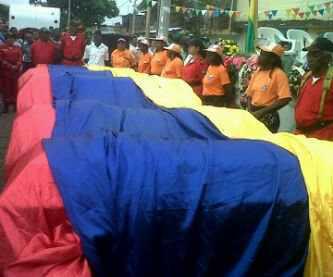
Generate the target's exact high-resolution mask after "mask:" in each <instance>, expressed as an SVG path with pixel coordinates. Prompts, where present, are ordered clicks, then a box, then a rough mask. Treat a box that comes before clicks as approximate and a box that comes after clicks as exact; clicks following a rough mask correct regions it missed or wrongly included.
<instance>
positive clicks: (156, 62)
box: [150, 51, 168, 75]
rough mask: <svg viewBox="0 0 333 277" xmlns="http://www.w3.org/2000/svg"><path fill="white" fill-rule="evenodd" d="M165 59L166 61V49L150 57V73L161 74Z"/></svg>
mask: <svg viewBox="0 0 333 277" xmlns="http://www.w3.org/2000/svg"><path fill="white" fill-rule="evenodd" d="M167 61H168V54H167V51H160V52H156V53H155V54H154V55H153V57H152V59H151V68H150V71H151V72H150V73H151V74H153V75H161V73H162V71H163V68H164V66H165V65H166V63H167Z"/></svg>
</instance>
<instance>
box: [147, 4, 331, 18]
mask: <svg viewBox="0 0 333 277" xmlns="http://www.w3.org/2000/svg"><path fill="white" fill-rule="evenodd" d="M145 2H146V5H151V4H154V2H155V1H152V0H145ZM171 8H172V9H173V11H174V12H176V13H181V14H187V15H191V16H209V17H219V16H221V15H229V16H230V17H240V16H244V17H247V16H248V14H247V13H243V12H240V11H238V10H235V11H234V10H230V9H221V8H219V7H216V6H213V5H207V6H206V7H205V8H204V9H197V8H189V7H184V6H175V5H172V6H171ZM259 15H261V16H264V17H265V18H266V19H268V20H274V19H275V18H281V17H285V16H286V17H287V18H288V19H292V20H297V19H309V18H310V17H312V16H326V15H332V16H333V0H330V1H328V2H325V3H322V4H313V5H305V6H302V7H295V8H290V9H286V10H277V9H274V10H266V11H260V12H259Z"/></svg>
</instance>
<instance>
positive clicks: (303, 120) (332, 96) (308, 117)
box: [295, 77, 333, 127]
mask: <svg viewBox="0 0 333 277" xmlns="http://www.w3.org/2000/svg"><path fill="white" fill-rule="evenodd" d="M312 81H313V79H312V77H311V78H310V79H309V80H308V81H307V82H306V83H305V86H304V87H303V89H302V90H301V92H300V96H299V99H298V103H297V105H296V108H295V117H296V123H297V126H299V127H309V126H311V125H313V124H314V123H316V122H317V121H318V113H319V110H320V100H321V95H322V93H323V86H324V77H322V78H320V80H318V81H317V82H315V83H314V84H313V83H312ZM322 120H333V84H332V86H331V89H330V91H329V92H328V95H327V98H326V102H325V106H324V112H323V117H322Z"/></svg>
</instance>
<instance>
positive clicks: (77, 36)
mask: <svg viewBox="0 0 333 277" xmlns="http://www.w3.org/2000/svg"><path fill="white" fill-rule="evenodd" d="M85 47H86V39H85V36H84V34H83V33H78V28H77V25H76V24H72V25H71V26H70V29H69V33H65V34H64V36H63V38H62V40H61V46H60V53H61V56H62V64H64V65H73V66H81V65H83V61H82V58H83V55H84V51H85Z"/></svg>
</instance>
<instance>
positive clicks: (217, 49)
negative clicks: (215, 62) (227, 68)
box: [205, 44, 223, 58]
mask: <svg viewBox="0 0 333 277" xmlns="http://www.w3.org/2000/svg"><path fill="white" fill-rule="evenodd" d="M205 51H207V52H211V53H216V54H218V55H219V56H220V57H221V58H223V47H221V46H220V45H217V44H214V45H211V46H209V47H208V49H206V50H205Z"/></svg>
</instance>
